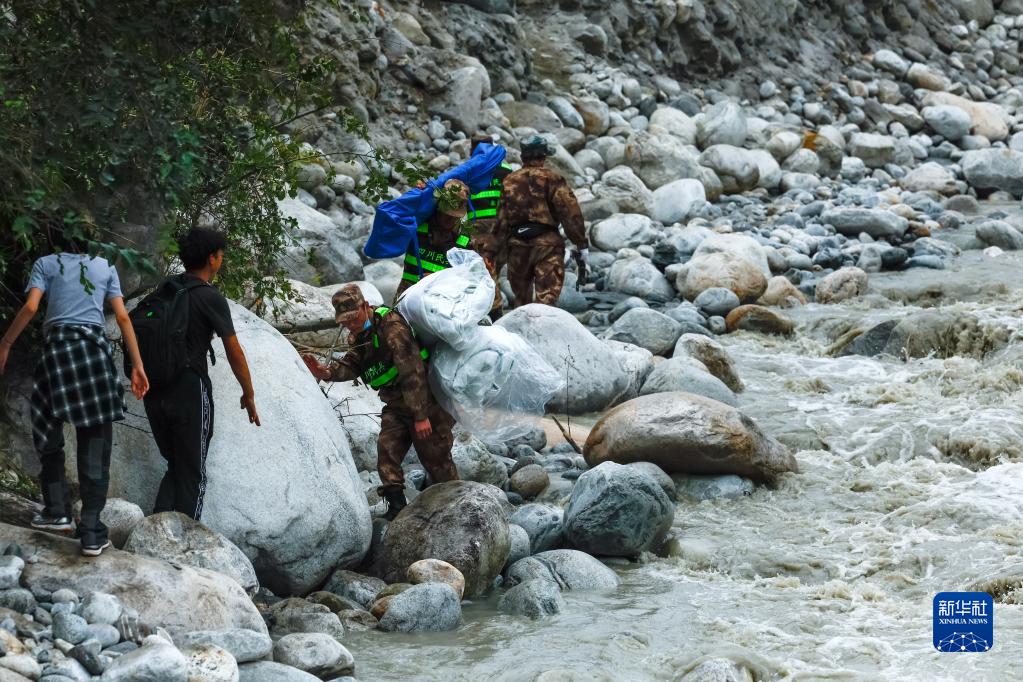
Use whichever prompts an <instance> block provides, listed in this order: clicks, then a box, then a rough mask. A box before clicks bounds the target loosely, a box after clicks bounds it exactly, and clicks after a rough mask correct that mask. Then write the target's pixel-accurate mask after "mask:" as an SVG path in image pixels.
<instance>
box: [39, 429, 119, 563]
mask: <svg viewBox="0 0 1023 682" xmlns="http://www.w3.org/2000/svg"><path fill="white" fill-rule="evenodd" d="M75 435H76V437H77V440H78V488H79V492H80V494H81V496H82V518H81V520H80V522H79V524H78V532H79V535H80V536H81V538H82V541H83V542H86V543H87V544H92V543H96V544H102V543H104V542H106V539H107V527H106V526H105V525H103V522H102V521H100V520H99V515H100V512H102V511H103V507H105V506H106V504H107V488H108V487H109V485H110V448H111V443H112V438H111V437H112V435H113V422H106V423H104V424H97V425H95V426H86V427H81V426H79V427H76V428H75ZM53 445H54V448H53V449H51V450H47V451H46V452H40V453H39V460H40V463H41V464H42V471H40V473H39V482H40V484H41V487H42V489H43V502H44V503H45V504H46V508H45V511H44V513H45V514H46V515H47V516H66V517H68V518H70V517H71V494H70V492H69V490H68V485H67V479H66V478H65V476H64V435H63V433H62V432H59V431H58V432H57V433H56V434H55V436H54V439H53Z"/></svg>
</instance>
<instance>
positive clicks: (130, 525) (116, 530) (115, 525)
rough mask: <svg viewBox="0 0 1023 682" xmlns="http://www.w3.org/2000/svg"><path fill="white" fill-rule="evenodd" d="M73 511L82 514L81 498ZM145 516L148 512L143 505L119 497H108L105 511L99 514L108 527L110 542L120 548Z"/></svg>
mask: <svg viewBox="0 0 1023 682" xmlns="http://www.w3.org/2000/svg"><path fill="white" fill-rule="evenodd" d="M73 511H74V513H75V515H76V516H78V515H81V513H82V502H81V500H78V501H76V502H75V504H74V508H73ZM145 517H146V514H145V512H143V511H142V508H141V507H139V506H138V505H137V504H135V503H133V502H129V501H128V500H122V499H120V498H119V497H111V498H108V499H107V503H106V505H105V506H104V507H103V511H101V512H100V514H99V520H100V521H102V522H103V524H104V525H105V526H106V527H107V531H108V533H109V536H110V542H111V543H113V545H114V547H116V548H118V549H121V548H123V547H124V543H125V542H126V541H127V540H128V536H129V535H130V534H131V531H132V530H133V529H134V528H135V525H136V524H137V523H138V522H139V521H141V520H142V519H144V518H145Z"/></svg>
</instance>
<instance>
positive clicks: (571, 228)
mask: <svg viewBox="0 0 1023 682" xmlns="http://www.w3.org/2000/svg"><path fill="white" fill-rule="evenodd" d="M526 223H534V224H540V225H550V226H551V227H555V228H556V227H557V226H558V225H559V224H560V225H561V226H562V227H563V228H564V229H565V234H566V235H567V236H568V238H569V239H570V240H572V243H573V244H575V245H576V246H577V247H579V248H580V249H585V248H588V247H589V242H588V241H587V239H586V226H585V225H584V224H583V214H582V211H581V210H580V209H579V202H578V201H577V200H576V198H575V193H574V192H573V191H572V188H571V187H569V186H568V182H567V181H566V180H565V179H564V178H563V177H561V176H560V175H558V173H557V172H555V171H553V170H551V169H550V168H544V167H542V166H525V167H524V168H521V169H520V170H517V171H515V172H513V173H509V174H508V177H506V178H505V179H504V183H503V187H502V189H501V208H500V209H499V210H498V213H497V227H496V228H495V231H496V232H497V233H498V234H499V235H501V237H502V238H503V239H504V240H507V239H509V238H512V236H513V233H512V230H514V228H516V227H518V226H520V225H525V224H526Z"/></svg>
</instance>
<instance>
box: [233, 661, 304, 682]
mask: <svg viewBox="0 0 1023 682" xmlns="http://www.w3.org/2000/svg"><path fill="white" fill-rule="evenodd" d="M238 682H320V678H318V677H317V676H316V675H310V674H309V673H307V672H303V671H302V670H299V669H298V668H292V667H291V666H290V665H284V664H282V663H274V662H272V661H253V662H252V663H243V664H242V665H239V666H238Z"/></svg>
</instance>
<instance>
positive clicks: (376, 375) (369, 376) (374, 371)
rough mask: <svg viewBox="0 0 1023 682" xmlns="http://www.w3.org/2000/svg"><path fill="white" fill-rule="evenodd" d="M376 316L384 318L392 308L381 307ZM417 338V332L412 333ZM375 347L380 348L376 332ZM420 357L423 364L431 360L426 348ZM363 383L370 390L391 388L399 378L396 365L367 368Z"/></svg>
mask: <svg viewBox="0 0 1023 682" xmlns="http://www.w3.org/2000/svg"><path fill="white" fill-rule="evenodd" d="M375 312H376V314H377V315H379V316H380V317H383V316H384V315H386V314H387V313H389V312H391V309H390V308H387V307H385V306H381V307H379V308H377V309H376V311H375ZM412 335H413V336H415V332H413V333H412ZM373 347H374V348H380V337H378V336H377V334H376V332H374V333H373ZM419 357H421V358H422V359H423V362H425V361H427V360H428V359H429V358H430V351H428V350H426V349H425V348H420V349H419ZM361 376H362V383H364V384H366V385H367V386H369V387H370V388H375V389H378V390H379V389H381V388H383V387H384V386H389V385H391V384H393V383H394V381H395V380H396V379H397V378H398V368H397V367H395V366H394V365H391V366H390V367H388V366H387V365H385V364H384V363H382V362H376V363H374V364H372V365H370V366H369V367H367V368H366V369H365V370H364V371H363V372H362V375H361Z"/></svg>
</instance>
